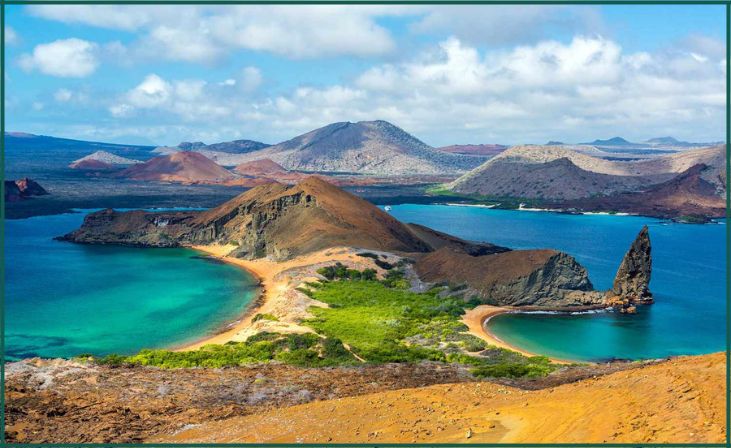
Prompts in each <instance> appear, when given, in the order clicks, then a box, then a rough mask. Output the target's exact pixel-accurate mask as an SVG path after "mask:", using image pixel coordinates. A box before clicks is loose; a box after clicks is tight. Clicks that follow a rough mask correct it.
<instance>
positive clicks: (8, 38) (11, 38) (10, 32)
mask: <svg viewBox="0 0 731 448" xmlns="http://www.w3.org/2000/svg"><path fill="white" fill-rule="evenodd" d="M18 40H20V39H19V38H18V33H16V32H15V30H14V29H13V28H11V27H9V26H6V27H5V45H15V44H17V43H18Z"/></svg>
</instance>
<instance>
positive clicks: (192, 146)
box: [177, 142, 206, 151]
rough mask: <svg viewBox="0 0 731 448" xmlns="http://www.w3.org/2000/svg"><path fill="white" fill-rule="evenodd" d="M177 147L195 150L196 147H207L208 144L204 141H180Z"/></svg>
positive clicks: (184, 149)
mask: <svg viewBox="0 0 731 448" xmlns="http://www.w3.org/2000/svg"><path fill="white" fill-rule="evenodd" d="M177 147H178V148H179V149H181V150H183V151H194V150H196V149H200V148H205V147H206V144H205V143H203V142H180V143H178V146H177Z"/></svg>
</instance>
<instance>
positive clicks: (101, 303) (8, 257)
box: [5, 213, 256, 359]
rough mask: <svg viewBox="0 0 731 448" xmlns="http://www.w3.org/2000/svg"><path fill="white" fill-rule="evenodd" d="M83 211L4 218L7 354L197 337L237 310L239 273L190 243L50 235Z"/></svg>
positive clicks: (124, 349)
mask: <svg viewBox="0 0 731 448" xmlns="http://www.w3.org/2000/svg"><path fill="white" fill-rule="evenodd" d="M83 217H84V214H82V213H74V214H64V215H54V216H42V217H34V218H29V219H22V220H6V221H5V344H6V357H8V358H10V359H15V358H25V357H30V356H43V357H70V356H75V355H79V354H82V353H93V354H96V355H103V354H107V353H123V354H128V353H134V352H136V351H138V350H140V349H142V348H163V347H170V346H173V345H177V344H182V343H186V342H193V341H195V340H196V339H199V338H201V337H203V336H206V335H209V334H211V333H213V332H215V331H216V330H217V329H218V328H220V327H221V326H223V325H225V324H226V323H227V322H230V321H232V320H235V319H236V318H237V317H238V316H239V315H241V314H242V313H243V312H244V310H245V308H246V306H247V305H248V304H249V303H250V302H251V300H252V298H253V297H254V296H255V294H256V287H255V284H256V281H255V279H254V278H253V277H251V276H250V275H248V274H247V273H246V272H245V271H243V270H241V269H239V268H237V267H234V266H230V265H226V264H223V263H221V262H219V261H216V260H212V259H208V258H205V257H201V256H199V254H198V253H197V252H195V251H193V250H188V249H137V248H124V247H112V246H85V245H78V244H72V243H67V242H60V241H54V240H53V237H55V236H59V235H63V234H65V233H67V232H69V231H71V230H73V229H75V228H77V227H79V225H80V224H81V222H82V220H83Z"/></svg>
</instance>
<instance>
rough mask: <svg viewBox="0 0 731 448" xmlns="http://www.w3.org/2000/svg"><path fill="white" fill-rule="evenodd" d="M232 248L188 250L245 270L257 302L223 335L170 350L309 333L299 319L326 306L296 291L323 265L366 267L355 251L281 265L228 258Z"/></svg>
mask: <svg viewBox="0 0 731 448" xmlns="http://www.w3.org/2000/svg"><path fill="white" fill-rule="evenodd" d="M235 247H236V246H233V245H207V246H201V245H195V246H190V248H191V249H193V250H196V251H199V252H201V253H203V254H205V255H207V256H210V257H214V258H216V259H218V260H220V261H222V262H225V263H229V264H232V265H235V266H238V267H240V268H242V269H244V270H246V271H247V272H248V273H249V274H251V275H252V276H253V277H254V278H256V279H257V281H258V284H259V294H258V296H257V298H256V299H254V300H253V301H252V302H251V303H250V304H249V305H248V306H247V307H246V310H245V311H244V313H243V314H242V315H241V316H240V317H239V318H238V319H236V320H235V321H233V322H232V323H229V324H227V325H226V326H225V327H223V331H220V332H218V333H216V334H210V335H206V336H203V337H202V338H200V339H198V340H196V341H195V342H192V343H187V344H183V345H180V346H177V347H174V348H173V350H175V351H190V350H197V349H199V348H201V347H203V346H204V345H208V344H225V343H227V342H232V341H235V342H243V341H245V340H246V339H247V338H248V337H249V336H252V335H253V334H256V333H258V332H259V331H272V332H279V333H313V332H314V330H313V329H312V328H310V327H307V326H303V325H300V324H299V322H300V321H301V320H302V319H303V318H306V317H310V315H309V313H308V311H307V309H308V308H309V307H310V306H326V305H325V304H323V303H321V302H318V301H316V300H313V299H311V298H309V297H307V296H305V295H304V294H302V293H300V292H299V291H297V290H296V288H297V287H298V286H299V285H300V284H302V283H304V282H306V281H314V280H317V279H318V278H317V277H316V276H315V275H314V274H313V271H314V269H316V268H317V267H319V266H321V265H323V264H325V263H333V262H337V261H340V262H347V263H350V264H352V265H355V266H359V265H364V266H362V267H364V268H365V267H369V265H365V263H367V261H365V260H364V259H363V258H362V257H359V256H357V255H356V253H357V252H358V251H357V250H355V249H352V248H348V247H333V248H329V249H325V250H322V251H319V252H313V253H310V254H306V255H302V256H300V257H296V258H293V259H290V260H286V261H281V262H278V261H271V260H268V259H257V260H244V259H241V258H236V257H231V256H228V254H229V253H231V251H232V250H233V249H235ZM379 270H380V268H379ZM381 274H382V272H381ZM257 314H270V315H273V316H275V317H276V320H267V319H259V320H257V321H254V317H255V316H256V315H257Z"/></svg>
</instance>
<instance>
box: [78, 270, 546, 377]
mask: <svg viewBox="0 0 731 448" xmlns="http://www.w3.org/2000/svg"><path fill="white" fill-rule="evenodd" d="M371 272H372V273H371ZM318 273H320V274H321V275H323V276H324V277H325V278H327V281H321V282H309V283H307V284H306V286H305V287H301V288H298V289H299V290H300V291H302V292H303V293H305V294H307V295H308V296H309V297H312V298H313V299H315V300H319V301H321V302H324V303H327V304H328V305H329V308H320V307H310V309H309V311H310V313H311V314H312V315H313V316H314V317H313V318H311V319H308V320H306V321H304V322H303V324H305V325H308V326H310V327H311V328H313V329H314V330H315V331H316V332H317V333H318V334H313V333H307V334H279V333H268V332H263V333H259V334H256V335H254V336H251V337H250V338H249V339H247V340H246V341H245V342H229V343H226V344H224V345H206V346H204V347H202V348H200V349H198V350H195V351H184V352H172V351H168V350H142V351H140V352H139V353H137V354H136V355H132V356H121V355H108V356H104V357H101V358H93V357H92V360H93V361H95V362H97V363H98V364H104V365H111V366H124V365H142V366H156V367H162V368H183V367H209V368H220V367H231V366H240V365H246V364H255V363H266V362H272V361H276V362H282V363H286V364H292V365H296V366H304V367H327V366H340V365H355V364H358V363H359V362H360V361H359V360H358V359H356V357H355V356H353V354H356V355H358V357H360V358H362V359H363V360H365V361H366V362H369V363H375V364H378V363H387V362H419V361H423V360H431V361H440V362H449V363H458V364H463V365H466V366H469V367H470V371H471V372H472V373H473V374H474V375H476V376H480V377H521V376H543V375H547V374H548V373H550V372H551V371H553V370H555V368H556V366H555V365H554V364H551V362H550V361H549V360H548V358H546V357H543V356H534V357H527V356H523V355H522V354H520V353H517V352H513V351H511V350H507V349H503V348H498V347H492V346H489V345H487V344H486V343H485V342H484V341H483V340H482V339H479V338H477V337H475V336H472V335H470V334H468V333H466V331H467V327H466V326H465V325H464V324H463V323H462V321H461V319H460V318H461V316H462V315H463V314H464V312H465V309H469V308H472V307H473V306H474V305H475V304H476V302H475V299H474V298H473V299H470V300H466V299H465V298H462V297H458V296H449V295H448V296H446V297H442V295H443V294H441V293H442V292H443V291H445V290H450V289H452V290H453V292H454V290H457V291H459V290H461V289H462V288H461V287H460V286H459V285H456V286H455V287H451V288H450V286H448V285H444V286H440V287H435V288H432V289H431V290H429V291H427V292H425V293H416V292H412V291H409V290H408V287H409V282H408V280H406V279H405V278H404V272H403V270H402V266H399V267H398V268H394V269H391V270H389V271H387V273H386V275H385V276H384V278H383V279H381V280H377V279H376V278H375V271H374V270H372V269H367V270H365V271H357V270H355V269H348V268H347V267H346V266H344V265H342V264H340V263H338V264H335V265H332V266H327V267H324V268H321V269H319V270H318ZM261 319H268V320H276V319H277V318H276V317H275V316H273V315H271V314H257V315H256V316H255V317H254V320H255V321H256V320H261ZM344 344H347V345H348V346H349V348H350V350H348V349H346V348H345V345H344ZM351 352H352V353H351ZM85 356H87V355H85ZM87 358H88V357H87Z"/></svg>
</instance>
